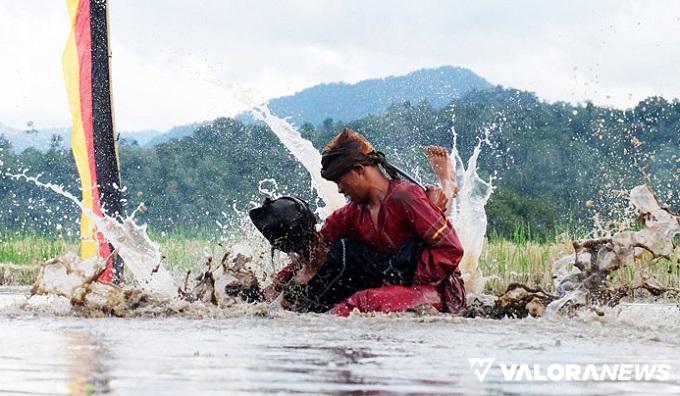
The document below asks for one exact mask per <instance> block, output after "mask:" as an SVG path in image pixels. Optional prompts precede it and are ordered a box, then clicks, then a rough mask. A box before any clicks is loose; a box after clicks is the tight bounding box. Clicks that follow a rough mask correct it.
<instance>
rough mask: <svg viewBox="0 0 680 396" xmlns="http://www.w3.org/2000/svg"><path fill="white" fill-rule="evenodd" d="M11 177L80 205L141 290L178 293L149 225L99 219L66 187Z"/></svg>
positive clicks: (168, 295) (128, 219)
mask: <svg viewBox="0 0 680 396" xmlns="http://www.w3.org/2000/svg"><path fill="white" fill-rule="evenodd" d="M7 176H8V177H10V178H13V179H15V180H20V179H24V180H26V181H27V182H30V183H33V184H35V185H36V186H39V187H42V188H46V189H49V190H51V191H53V192H55V193H57V194H59V195H61V196H63V197H65V198H66V199H68V200H70V201H71V202H73V203H74V204H75V205H77V206H78V207H79V208H80V209H81V210H82V211H83V213H84V214H85V215H86V216H89V217H90V218H91V219H92V221H93V222H94V224H95V225H96V226H97V229H98V230H99V231H100V232H101V233H102V234H104V236H105V237H106V239H107V240H108V241H110V242H111V244H112V245H113V246H114V247H115V254H118V255H120V257H122V259H123V261H124V262H125V267H126V268H127V270H128V271H126V274H128V275H131V279H132V280H133V281H134V282H136V284H137V286H138V287H139V288H141V289H142V290H145V291H147V292H149V293H155V294H159V295H161V296H163V297H166V298H170V297H173V296H175V295H176V294H177V285H176V284H175V281H174V280H173V278H172V276H171V275H170V273H169V272H168V271H167V270H166V269H165V268H164V267H163V266H162V265H161V253H160V247H159V245H158V244H157V243H155V242H153V241H152V240H151V239H149V236H148V235H147V232H146V224H143V225H141V226H140V225H137V224H136V223H135V222H134V219H133V217H129V218H126V219H124V220H123V222H122V223H119V222H118V221H117V220H116V219H114V218H111V217H109V216H106V215H105V216H104V217H99V216H97V215H95V214H94V213H93V212H92V211H91V210H89V209H88V208H86V207H85V206H84V205H83V204H82V203H81V201H80V200H79V199H78V198H76V197H75V196H74V195H73V194H71V193H70V192H68V191H66V190H64V188H63V186H58V185H55V184H52V183H45V182H41V181H40V180H38V178H37V177H33V176H29V175H27V174H26V173H20V174H7ZM67 289H68V287H67Z"/></svg>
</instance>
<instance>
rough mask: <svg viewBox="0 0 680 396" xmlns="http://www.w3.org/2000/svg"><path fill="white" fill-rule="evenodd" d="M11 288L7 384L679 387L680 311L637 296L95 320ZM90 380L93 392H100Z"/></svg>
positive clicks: (602, 390)
mask: <svg viewBox="0 0 680 396" xmlns="http://www.w3.org/2000/svg"><path fill="white" fill-rule="evenodd" d="M23 300H25V297H24V295H23V294H22V293H21V291H18V290H4V291H3V292H2V293H0V334H1V335H2V336H1V337H0V394H21V395H25V394H29V395H45V394H50V395H52V394H55V395H66V394H92V393H94V394H102V393H111V394H117V395H151V394H153V395H182V394H190V393H192V394H197V395H198V394H200V395H210V394H240V393H258V394H261V393H303V394H319V393H360V392H367V393H391V392H408V393H437V394H441V393H447V394H450V393H454V394H503V393H513V394H536V395H544V394H621V393H628V394H642V393H648V394H678V393H680V356H678V351H680V337H678V331H679V330H680V310H679V309H678V307H677V306H674V305H658V304H649V305H642V304H637V305H630V306H627V307H624V308H623V309H622V310H621V311H620V312H611V313H609V314H608V315H607V316H605V319H604V320H600V321H598V320H583V319H571V320H568V319H564V318H557V319H545V318H544V319H528V320H501V321H493V320H481V319H462V318H451V317H415V316H407V317H390V316H378V317H350V318H347V319H343V318H335V317H331V316H327V315H297V314H291V313H278V314H274V315H273V317H266V318H265V317H240V318H235V319H220V320H214V319H201V320H199V319H188V318H181V317H174V318H158V319H153V318H144V319H118V318H103V319H84V318H77V317H56V316H49V315H47V316H46V315H36V314H31V313H28V312H24V311H21V310H18V309H17V307H16V304H17V303H20V302H22V301H23ZM474 357H493V358H495V359H496V361H502V362H506V363H532V364H533V363H542V364H550V363H565V362H568V363H583V364H586V363H658V362H664V363H669V364H670V365H671V370H670V378H669V379H668V380H667V381H663V382H642V381H641V382H587V383H579V382H561V383H554V382H547V381H546V382H541V383H536V382H527V381H519V382H514V381H505V380H504V379H503V377H502V373H501V371H500V369H499V368H498V367H497V366H492V367H491V370H490V371H489V374H488V376H487V377H486V379H485V381H484V382H480V381H479V380H478V379H477V377H476V376H475V375H474V373H473V371H472V369H471V368H470V365H469V363H468V358H474ZM88 392H89V393H88Z"/></svg>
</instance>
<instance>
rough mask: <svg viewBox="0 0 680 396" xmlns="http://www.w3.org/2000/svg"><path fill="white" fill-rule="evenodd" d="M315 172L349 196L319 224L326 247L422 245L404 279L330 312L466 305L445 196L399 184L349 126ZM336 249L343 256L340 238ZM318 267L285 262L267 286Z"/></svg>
mask: <svg viewBox="0 0 680 396" xmlns="http://www.w3.org/2000/svg"><path fill="white" fill-rule="evenodd" d="M383 170H384V171H385V172H383ZM385 173H387V175H389V178H388V177H387V176H386V175H385ZM321 174H322V176H323V177H324V178H326V179H328V180H331V181H333V182H335V183H336V184H337V185H338V190H339V192H340V193H342V194H345V195H347V196H349V197H350V198H351V202H350V203H348V204H347V205H345V206H344V207H342V208H340V209H338V210H336V211H335V212H333V213H332V214H331V215H330V216H329V217H328V218H327V219H326V221H325V223H324V225H323V227H322V228H321V231H320V237H321V240H322V241H323V243H324V244H325V246H330V245H332V244H337V243H338V242H340V241H346V240H352V241H357V242H358V243H359V244H360V245H359V246H367V247H368V248H369V249H374V250H375V251H376V252H378V253H382V254H384V255H385V256H390V255H395V254H399V253H400V252H401V251H403V250H404V248H405V247H408V246H410V244H413V242H411V241H414V240H415V241H417V242H416V243H419V244H420V245H421V246H422V249H420V250H415V251H416V252H417V253H418V254H419V257H415V258H414V260H413V261H414V262H413V266H414V271H413V273H412V274H411V275H410V276H408V277H406V278H403V279H401V280H400V281H397V282H394V281H392V280H390V279H388V277H386V278H385V279H383V280H382V281H381V284H376V285H375V286H376V287H369V288H367V289H365V290H359V291H356V292H355V293H354V294H352V295H351V296H349V298H346V299H345V300H344V301H342V302H340V303H338V304H337V305H335V306H334V307H333V309H332V310H331V312H334V313H336V314H338V315H342V316H347V315H349V313H350V312H351V311H352V310H353V309H358V310H359V311H361V312H372V311H375V312H401V311H405V310H408V309H412V308H415V307H419V306H423V305H429V306H432V307H434V308H436V309H438V310H440V311H445V312H456V311H458V310H460V309H461V308H463V307H464V306H465V289H464V287H463V281H462V279H461V274H460V271H459V269H458V263H459V262H460V260H461V258H462V256H463V248H462V245H461V243H460V241H459V240H458V236H457V235H456V232H455V230H454V228H453V226H452V225H451V223H450V222H449V221H448V219H447V218H446V216H445V214H444V210H442V206H443V208H446V206H447V201H448V199H450V198H449V196H450V194H449V195H447V194H446V193H442V192H441V190H436V189H435V190H431V191H428V192H427V194H426V192H425V191H424V190H423V189H422V188H420V187H419V186H418V185H416V184H414V183H410V182H406V181H401V180H400V178H399V174H398V172H397V171H396V170H395V168H393V167H391V166H390V165H389V163H387V162H386V161H385V157H384V155H383V154H382V153H379V152H376V151H375V149H374V148H373V147H372V146H371V144H370V143H369V142H368V141H366V140H365V139H364V138H363V137H361V136H360V135H359V134H358V133H356V132H354V131H351V130H349V129H345V130H344V131H343V132H342V133H341V134H339V135H338V136H336V137H335V138H334V139H333V140H332V141H331V142H330V143H329V144H328V145H327V146H326V148H325V149H324V151H323V153H322V171H321ZM433 200H434V201H435V202H437V203H438V204H439V205H441V206H437V205H435V204H434V203H433V202H432V201H433ZM350 246H355V245H350ZM342 249H343V253H342V254H345V252H344V250H345V249H346V244H345V242H343V245H342ZM359 249H361V247H360V248H359ZM410 251H414V250H413V249H411V250H410ZM317 257H322V255H317ZM344 260H345V259H344V256H343V261H344ZM390 262H392V261H390ZM323 265H324V260H311V261H310V262H309V263H306V264H305V265H302V266H301V267H296V266H295V265H289V266H288V267H286V268H284V269H283V270H282V271H281V272H280V273H279V274H277V276H276V277H275V280H274V285H275V286H279V285H283V284H285V283H286V282H289V281H290V280H291V278H292V279H293V280H294V282H296V283H298V284H303V285H304V284H307V283H309V282H312V281H313V280H314V277H315V275H317V273H318V272H319V270H320V268H321V267H323ZM296 269H297V270H296ZM366 284H370V283H366ZM269 294H270V297H273V295H274V294H275V293H272V289H271V288H270V290H269Z"/></svg>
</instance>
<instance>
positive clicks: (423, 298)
mask: <svg viewBox="0 0 680 396" xmlns="http://www.w3.org/2000/svg"><path fill="white" fill-rule="evenodd" d="M420 305H432V306H433V307H434V308H436V309H438V310H441V309H442V298H441V296H440V295H439V293H438V292H437V288H436V287H434V286H432V285H420V286H412V287H404V286H384V287H381V288H377V289H366V290H362V291H360V292H356V293H354V294H353V295H352V296H351V297H350V298H348V299H347V300H345V302H342V303H340V304H338V305H336V306H335V307H334V308H333V310H332V312H333V313H335V314H336V315H339V316H349V314H350V313H351V312H352V310H353V309H354V308H357V309H358V310H359V311H361V312H386V313H389V312H403V311H406V310H407V309H410V308H415V307H417V306H420Z"/></svg>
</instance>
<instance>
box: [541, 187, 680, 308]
mask: <svg viewBox="0 0 680 396" xmlns="http://www.w3.org/2000/svg"><path fill="white" fill-rule="evenodd" d="M630 203H631V205H632V206H633V207H634V208H635V210H636V211H637V213H638V214H639V218H640V219H642V221H643V224H644V228H642V229H641V230H639V231H631V230H624V231H618V232H615V233H613V234H611V235H607V236H605V237H602V238H597V239H591V240H586V241H583V242H575V243H574V249H575V254H574V255H571V256H568V257H564V258H562V259H560V260H557V261H556V262H555V263H553V267H552V271H553V277H554V278H555V288H556V290H557V292H558V295H559V296H560V297H561V298H559V299H558V300H556V301H554V302H552V303H551V304H550V305H549V306H548V307H547V309H546V312H548V313H550V314H554V313H556V312H558V311H559V310H560V309H562V308H563V307H564V306H565V305H566V304H567V303H571V304H572V305H585V304H588V303H598V302H599V303H604V302H606V303H609V304H611V303H612V302H616V301H613V300H614V299H615V298H616V296H615V295H614V296H612V294H613V293H608V292H607V290H606V287H607V276H608V275H609V274H610V273H611V272H613V271H616V270H619V269H621V268H624V267H632V266H633V265H634V264H635V261H636V257H638V256H640V254H641V253H642V252H643V251H647V252H649V253H651V254H652V256H653V257H654V258H659V257H669V255H670V254H671V253H672V252H673V249H674V248H675V245H674V242H673V240H674V238H675V236H676V235H678V234H680V216H677V215H675V214H673V213H671V212H670V211H668V210H666V209H664V208H662V207H661V205H660V204H659V202H658V201H657V199H656V197H655V196H654V193H653V192H652V191H651V190H650V188H649V187H648V186H646V185H640V186H637V187H635V188H633V189H632V190H631V191H630ZM569 266H573V268H572V269H571V270H569V269H568V267H569ZM634 288H645V289H647V290H649V291H650V292H652V293H659V294H660V293H661V292H663V291H665V290H667V289H666V288H665V287H664V286H662V285H661V284H660V283H659V282H658V281H656V280H654V279H653V278H647V279H646V278H642V279H641V280H640V281H639V284H638V285H634V286H631V287H629V289H634ZM618 298H620V297H618ZM598 300H601V301H598ZM602 300H605V301H602Z"/></svg>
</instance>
